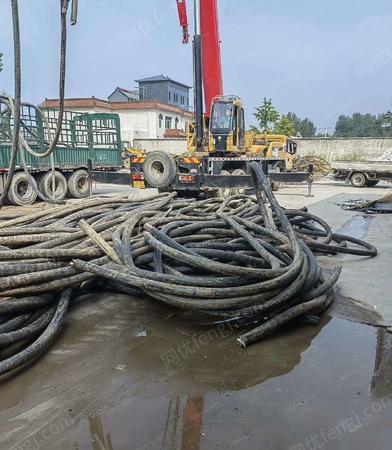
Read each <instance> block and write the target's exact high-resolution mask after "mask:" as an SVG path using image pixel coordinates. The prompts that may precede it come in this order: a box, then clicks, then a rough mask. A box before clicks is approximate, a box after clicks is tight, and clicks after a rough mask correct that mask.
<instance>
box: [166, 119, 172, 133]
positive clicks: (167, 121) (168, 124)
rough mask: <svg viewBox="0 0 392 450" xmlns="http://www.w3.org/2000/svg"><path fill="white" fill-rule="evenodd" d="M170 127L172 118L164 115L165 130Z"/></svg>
mask: <svg viewBox="0 0 392 450" xmlns="http://www.w3.org/2000/svg"><path fill="white" fill-rule="evenodd" d="M171 127H172V118H171V117H168V116H166V117H165V128H166V130H170V129H171Z"/></svg>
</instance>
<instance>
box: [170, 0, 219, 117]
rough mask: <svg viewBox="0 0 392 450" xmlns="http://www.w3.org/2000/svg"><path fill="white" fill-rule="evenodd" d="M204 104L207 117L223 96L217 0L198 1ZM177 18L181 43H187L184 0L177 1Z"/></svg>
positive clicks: (187, 30)
mask: <svg viewBox="0 0 392 450" xmlns="http://www.w3.org/2000/svg"><path fill="white" fill-rule="evenodd" d="M199 4H200V6H199V8H200V11H196V13H198V14H199V17H200V29H201V41H202V71H203V88H204V103H205V109H206V113H205V115H206V116H207V117H209V116H210V112H211V106H212V102H213V99H214V98H215V97H218V96H221V95H223V77H222V61H221V46H220V44H221V41H220V34H219V18H218V2H217V0H199ZM177 7H178V16H179V19H180V24H181V27H182V29H183V42H184V43H187V42H188V41H189V28H188V17H187V9H186V0H177Z"/></svg>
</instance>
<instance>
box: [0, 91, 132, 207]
mask: <svg viewBox="0 0 392 450" xmlns="http://www.w3.org/2000/svg"><path fill="white" fill-rule="evenodd" d="M42 114H44V115H45V117H46V120H45V117H43V116H42ZM57 117H58V111H57V110H44V112H43V113H41V112H40V110H39V109H37V108H35V107H33V106H32V105H26V104H24V105H23V106H22V111H21V133H22V135H23V137H24V138H25V140H26V142H27V143H28V144H29V146H30V148H31V149H32V150H33V151H34V152H36V153H39V154H42V153H44V152H45V150H46V149H47V148H48V145H49V133H51V134H52V135H53V132H54V130H55V129H56V126H57ZM46 124H48V126H46ZM48 128H49V129H48ZM12 133H13V123H12V116H11V113H10V110H9V108H8V107H7V104H6V102H2V101H1V99H0V193H1V192H2V190H3V187H4V184H5V180H6V178H7V173H8V166H9V163H10V155H11V147H12ZM21 152H23V153H21ZM121 153H122V143H121V131H120V118H119V116H118V115H117V114H80V113H75V112H70V111H66V112H65V113H64V118H63V124H62V131H61V135H60V139H59V142H58V145H57V147H56V148H55V150H54V152H53V156H52V157H51V158H38V157H37V156H35V155H33V154H32V153H29V152H28V151H26V150H25V149H24V148H23V146H22V145H20V149H19V154H18V157H17V166H16V173H15V175H14V177H13V179H12V184H11V188H10V191H9V194H8V200H9V201H10V203H12V204H14V205H29V204H32V203H34V202H35V200H36V199H37V192H36V190H35V189H33V186H32V185H31V183H30V182H29V178H28V175H27V174H26V169H27V170H28V172H29V173H30V174H31V176H32V177H34V179H35V180H36V182H37V185H38V187H39V191H40V192H41V193H42V194H43V195H44V196H46V197H48V198H53V194H54V193H55V198H56V199H57V200H61V199H64V198H65V197H66V196H67V195H68V196H69V197H73V198H84V197H87V196H88V195H89V194H90V179H91V177H92V178H94V176H93V174H98V175H100V173H103V172H106V173H105V176H107V175H108V173H109V172H115V173H116V172H117V171H118V170H120V169H122V167H123V160H122V157H121ZM21 156H24V159H25V162H26V167H25V169H24V168H23V161H22V159H21ZM53 166H54V169H55V174H54V177H53V174H52V170H51V169H52V167H53ZM53 178H54V181H55V183H54V184H55V185H54V188H53ZM128 178H129V175H128ZM53 191H54V192H53Z"/></svg>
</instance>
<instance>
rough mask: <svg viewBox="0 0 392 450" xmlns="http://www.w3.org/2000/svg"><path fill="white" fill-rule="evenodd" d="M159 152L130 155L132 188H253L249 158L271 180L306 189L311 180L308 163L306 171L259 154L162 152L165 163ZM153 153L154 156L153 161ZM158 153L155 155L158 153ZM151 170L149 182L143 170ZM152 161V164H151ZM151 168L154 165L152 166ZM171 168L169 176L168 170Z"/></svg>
mask: <svg viewBox="0 0 392 450" xmlns="http://www.w3.org/2000/svg"><path fill="white" fill-rule="evenodd" d="M162 153H163V152H151V153H150V154H147V156H133V157H131V164H130V166H131V183H132V186H133V187H134V188H136V189H146V188H158V189H159V190H162V191H166V192H167V191H180V192H181V191H183V192H184V191H188V192H190V193H194V194H197V193H199V192H203V191H211V190H212V191H214V190H230V189H237V191H245V190H249V189H253V183H252V179H251V176H250V170H249V164H250V163H251V162H252V161H256V162H259V163H260V164H261V166H262V168H263V171H264V173H266V174H267V175H268V176H269V178H270V180H271V182H273V183H275V185H277V184H278V183H302V182H307V183H308V187H309V193H311V186H312V183H313V167H312V166H309V170H308V171H307V172H284V171H281V164H282V160H280V159H275V158H265V157H261V156H237V157H233V156H209V155H203V156H195V155H194V154H192V155H189V156H187V155H181V156H172V155H170V154H168V153H166V152H165V153H166V158H167V164H166V162H165V160H164V158H162ZM154 154H157V159H156V160H155V161H154ZM158 154H159V155H158ZM147 158H149V160H150V164H148V165H147V167H148V171H152V170H154V171H155V180H154V183H153V184H150V183H149V176H148V173H145V170H146V165H145V163H146V159H147ZM154 164H155V167H154ZM152 168H154V169H152ZM171 170H174V172H173V174H172V176H168V172H169V171H171ZM159 172H161V173H162V175H163V177H164V179H162V183H159V182H158V183H157V182H156V181H159V178H157V177H156V173H158V174H159Z"/></svg>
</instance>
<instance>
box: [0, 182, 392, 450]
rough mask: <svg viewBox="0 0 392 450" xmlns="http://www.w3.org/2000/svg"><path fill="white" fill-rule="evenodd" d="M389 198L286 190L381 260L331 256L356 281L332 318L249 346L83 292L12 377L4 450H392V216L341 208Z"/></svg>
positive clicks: (3, 416) (286, 200) (3, 388)
mask: <svg viewBox="0 0 392 450" xmlns="http://www.w3.org/2000/svg"><path fill="white" fill-rule="evenodd" d="M118 190H119V188H118V187H115V188H113V187H111V186H102V185H101V186H97V191H96V192H99V193H104V192H105V193H107V192H112V191H118ZM121 190H122V191H123V192H129V189H128V188H124V190H123V189H122V188H121ZM387 192H390V187H389V186H380V187H377V188H370V189H362V190H357V189H354V188H351V187H350V186H345V185H342V184H336V183H330V182H318V183H316V184H315V186H314V190H313V193H314V197H312V198H308V197H305V195H306V187H304V186H286V187H283V188H282V189H281V191H280V192H279V193H278V194H277V198H278V200H279V202H280V203H281V204H282V205H283V206H285V207H290V208H299V207H302V206H309V208H310V210H311V211H312V212H315V213H316V214H318V215H319V216H321V217H323V218H324V219H326V220H327V221H328V222H329V223H330V224H331V225H332V226H333V228H334V229H335V230H340V231H341V232H344V233H347V234H351V235H353V236H356V237H360V238H362V239H365V240H367V241H369V242H371V243H372V244H374V245H376V246H377V247H378V249H379V256H378V257H377V258H372V259H367V258H360V257H353V256H348V255H347V256H337V257H332V258H328V260H326V259H325V258H322V263H323V264H328V265H330V266H332V265H340V264H342V265H343V274H342V277H341V279H340V281H339V284H338V294H337V301H336V302H335V305H334V306H333V308H331V309H330V310H329V311H328V313H327V314H325V315H324V316H323V318H322V321H321V323H320V324H318V325H313V326H310V325H303V324H302V325H301V324H293V326H290V327H287V328H286V329H284V330H282V331H281V332H280V333H279V334H277V335H275V336H272V337H270V338H269V339H267V340H265V341H262V342H259V343H257V344H255V345H252V346H250V347H249V348H248V349H247V350H242V349H240V348H239V347H238V346H237V344H236V342H235V340H236V336H237V335H238V331H237V330H236V329H230V328H229V327H228V328H227V329H225V330H224V331H220V332H219V333H218V332H217V329H216V328H214V327H213V326H212V325H211V324H206V321H205V318H198V317H194V316H191V315H189V314H187V313H179V312H178V311H176V310H172V309H170V308H167V307H165V306H161V305H159V304H157V303H156V302H154V301H148V300H143V299H139V298H133V297H129V296H125V295H118V294H112V293H105V292H96V293H94V294H90V295H83V296H80V297H79V298H78V299H77V301H76V302H75V304H74V305H73V307H72V309H71V311H70V312H69V314H68V317H67V322H66V326H65V329H64V331H63V333H62V334H61V336H59V338H58V340H57V341H56V342H55V343H54V345H53V346H52V347H51V348H50V350H49V351H48V353H47V354H45V355H44V356H43V357H42V358H40V359H39V360H38V361H36V362H35V364H33V365H32V366H31V367H30V368H29V369H28V370H26V371H24V372H23V373H20V374H18V375H17V376H15V377H14V378H12V379H8V380H7V379H6V380H3V381H2V382H1V384H0V449H1V450H3V449H4V450H8V449H15V450H16V449H48V450H57V449H61V450H62V449H64V450H68V449H80V450H87V449H93V450H142V449H143V450H147V449H157V450H158V449H162V450H177V449H178V450H180V449H181V450H199V449H200V450H210V449H222V450H227V449H240V450H259V449H260V450H298V449H301V450H304V449H305V450H310V449H323V448H325V449H331V450H339V449H342V450H343V449H344V450H351V449H352V450H362V449H363V450H369V449H371V448H374V449H377V450H378V449H380V450H389V449H390V443H391V441H392V428H391V426H390V424H391V422H392V334H391V333H389V332H388V331H387V329H386V328H385V326H387V325H389V326H391V325H392V296H391V291H392V282H391V276H390V274H391V270H390V264H391V261H392V216H390V215H389V216H388V215H385V216H382V215H378V216H372V217H365V216H364V215H363V214H361V213H354V212H348V211H344V210H342V209H341V207H340V206H339V204H340V203H341V202H342V201H346V200H349V199H359V198H374V197H378V196H381V195H384V194H385V193H387ZM133 194H134V195H140V193H138V192H133ZM37 207H42V205H41V206H39V205H38V206H36V208H37ZM14 212H15V211H14V209H12V208H7V209H5V210H3V211H2V214H9V215H12V214H13V213H14ZM368 324H373V325H375V324H377V325H380V324H381V325H383V326H377V327H375V326H370V325H368Z"/></svg>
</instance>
